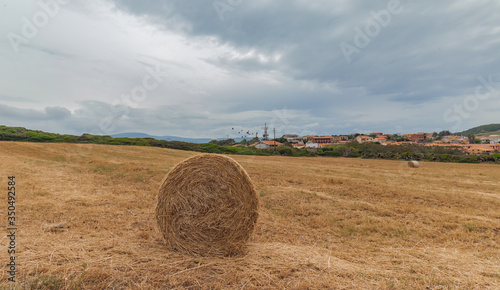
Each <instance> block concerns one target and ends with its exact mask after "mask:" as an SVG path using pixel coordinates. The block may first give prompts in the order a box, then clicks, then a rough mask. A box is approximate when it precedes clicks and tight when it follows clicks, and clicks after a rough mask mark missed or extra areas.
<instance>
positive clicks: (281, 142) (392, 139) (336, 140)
mask: <svg viewBox="0 0 500 290" xmlns="http://www.w3.org/2000/svg"><path fill="white" fill-rule="evenodd" d="M266 135H267V134H264V138H263V140H259V141H257V140H255V138H254V139H253V140H252V141H254V142H242V143H239V144H235V145H233V146H234V147H237V146H251V147H255V148H258V149H266V148H270V147H275V146H291V147H294V148H297V149H308V150H311V151H316V150H318V149H319V148H322V147H326V146H334V145H341V144H348V143H353V142H358V143H369V142H371V143H377V144H381V145H384V146H387V145H394V146H397V145H402V144H422V145H425V146H443V147H455V148H457V147H458V148H461V149H462V150H463V151H464V152H465V153H466V154H468V155H491V154H495V153H500V135H490V136H482V137H476V136H473V135H469V136H460V135H452V134H451V133H450V132H448V131H443V132H441V133H437V132H433V133H424V132H420V133H414V134H401V135H397V134H384V133H382V132H373V133H370V134H358V133H356V134H351V135H342V136H299V135H297V134H285V135H283V136H282V137H280V138H276V139H273V140H269V139H268V136H266Z"/></svg>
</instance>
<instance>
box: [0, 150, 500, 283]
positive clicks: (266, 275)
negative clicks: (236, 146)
mask: <svg viewBox="0 0 500 290" xmlns="http://www.w3.org/2000/svg"><path fill="white" fill-rule="evenodd" d="M194 154H197V153H195V152H189V151H179V150H171V149H163V148H155V147H137V146H111V145H93V144H53V143H26V142H0V159H1V160H2V165H1V166H0V176H2V178H3V180H4V181H3V182H5V184H7V176H9V175H15V176H16V181H17V184H18V194H17V199H16V202H17V207H18V212H17V216H18V218H19V220H20V221H22V222H21V223H20V224H19V229H18V237H17V242H18V253H17V261H19V271H20V272H19V273H18V274H17V277H18V282H17V284H16V285H17V287H18V289H23V287H24V286H25V285H24V282H25V283H26V285H27V287H26V288H27V289H30V288H36V289H75V288H83V289H107V288H117V289H123V288H132V289H172V288H176V289H188V288H193V289H200V288H203V289H206V288H211V289H221V288H224V289H227V288H234V289H236V288H237V289H258V288H265V289H284V288H287V289H306V288H310V289H314V288H330V289H331V288H339V289H405V288H406V289H458V288H459V289H468V288H476V289H499V288H500V275H499V273H500V212H499V211H498V209H499V208H500V192H499V191H498V188H499V187H500V171H499V170H498V165H494V164H458V163H433V162H422V163H421V167H420V168H419V169H410V168H408V167H407V165H406V162H404V161H386V160H369V159H352V158H321V157H312V158H311V157H308V158H305V157H297V158H289V157H276V156H274V157H273V156H241V155H233V156H231V157H233V158H235V159H236V160H237V161H238V162H240V164H241V165H242V166H243V167H244V168H245V169H246V170H247V171H248V173H249V175H250V176H251V178H252V179H253V181H254V183H255V185H256V189H257V192H258V193H259V195H260V203H261V208H260V218H259V220H258V223H257V227H256V231H255V234H254V236H253V238H252V240H251V243H250V245H249V248H248V254H247V255H245V256H237V257H232V258H199V257H193V256H188V255H184V254H180V253H175V252H170V251H169V250H168V249H167V248H166V247H165V246H164V245H163V244H162V242H161V240H160V235H159V234H158V233H157V232H156V224H155V219H154V207H155V204H156V192H157V190H158V187H159V185H160V183H161V181H162V179H163V178H164V176H165V174H166V173H167V172H169V170H170V169H171V168H172V167H173V166H174V165H175V164H176V163H178V162H180V161H182V160H184V159H185V158H187V157H189V156H192V155H194ZM90 161H92V162H90ZM4 188H5V187H4ZM4 190H5V189H4ZM4 193H5V191H4ZM5 196H6V193H5V194H4V199H3V200H4V201H5ZM6 210H7V202H6V201H5V206H2V207H0V215H2V216H3V217H6V216H7V214H6ZM60 222H65V223H66V224H67V225H68V228H65V229H61V230H59V231H56V232H46V231H43V230H42V227H44V226H46V225H51V224H56V223H60ZM0 243H1V244H2V245H7V244H8V238H7V235H1V236H0ZM7 255H8V254H7V250H6V248H5V250H2V251H0V259H1V260H2V261H7V259H8V256H7ZM4 267H5V266H4ZM0 276H1V277H2V279H1V280H0V281H1V282H0V288H3V287H5V288H6V289H7V288H9V287H10V286H12V284H9V283H8V282H7V281H6V279H7V274H6V271H2V274H1V275H0ZM23 277H26V281H23V280H24V278H23Z"/></svg>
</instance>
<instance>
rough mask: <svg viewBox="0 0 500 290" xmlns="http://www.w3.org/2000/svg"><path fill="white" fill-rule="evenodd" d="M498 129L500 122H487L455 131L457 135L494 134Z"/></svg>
mask: <svg viewBox="0 0 500 290" xmlns="http://www.w3.org/2000/svg"><path fill="white" fill-rule="evenodd" d="M499 131H500V124H489V125H482V126H478V127H474V128H471V129H469V130H465V131H462V132H458V133H456V134H457V135H462V136H467V135H494V134H495V133H496V134H498V133H499Z"/></svg>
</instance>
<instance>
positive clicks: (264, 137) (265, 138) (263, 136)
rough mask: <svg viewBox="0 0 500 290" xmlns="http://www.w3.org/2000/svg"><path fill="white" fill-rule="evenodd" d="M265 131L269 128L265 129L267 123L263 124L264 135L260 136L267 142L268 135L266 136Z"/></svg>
mask: <svg viewBox="0 0 500 290" xmlns="http://www.w3.org/2000/svg"><path fill="white" fill-rule="evenodd" d="M267 129H269V127H267V123H264V135H262V138H263V139H264V140H268V139H269V134H267Z"/></svg>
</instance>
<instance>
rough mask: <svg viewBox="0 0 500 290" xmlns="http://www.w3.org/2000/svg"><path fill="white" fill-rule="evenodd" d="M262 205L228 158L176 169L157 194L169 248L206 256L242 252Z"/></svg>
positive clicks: (205, 158) (194, 160)
mask: <svg viewBox="0 0 500 290" xmlns="http://www.w3.org/2000/svg"><path fill="white" fill-rule="evenodd" d="M258 203H259V199H258V196H257V193H256V191H255V187H254V185H253V183H252V181H251V179H250V177H249V176H248V174H247V172H246V171H245V169H243V167H241V166H240V165H239V164H238V163H237V162H236V161H235V160H233V159H232V158H229V157H227V156H224V155H218V154H201V155H196V156H193V157H191V158H188V159H186V160H184V161H183V162H181V163H179V164H177V165H176V166H175V167H174V169H172V171H170V172H169V173H168V174H167V176H166V177H165V179H164V181H163V184H162V185H161V187H160V190H159V193H158V203H157V205H156V219H157V222H158V228H159V230H160V231H161V233H162V235H163V239H164V241H165V243H166V244H167V246H169V247H170V248H171V249H174V250H178V251H182V252H188V253H191V254H196V255H202V256H231V255H236V254H240V253H242V252H243V251H244V249H245V246H246V243H247V241H248V239H249V238H250V235H251V234H252V232H253V229H254V226H255V223H256V222H257V217H258Z"/></svg>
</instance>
